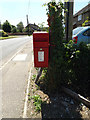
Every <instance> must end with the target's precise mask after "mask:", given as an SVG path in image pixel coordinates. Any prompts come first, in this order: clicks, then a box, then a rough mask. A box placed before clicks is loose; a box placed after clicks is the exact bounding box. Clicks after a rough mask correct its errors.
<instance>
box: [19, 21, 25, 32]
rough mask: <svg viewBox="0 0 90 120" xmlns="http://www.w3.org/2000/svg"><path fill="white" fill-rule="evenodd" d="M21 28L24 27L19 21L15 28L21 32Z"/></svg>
mask: <svg viewBox="0 0 90 120" xmlns="http://www.w3.org/2000/svg"><path fill="white" fill-rule="evenodd" d="M23 29H24V25H23V22H19V23H18V24H17V30H18V32H23Z"/></svg>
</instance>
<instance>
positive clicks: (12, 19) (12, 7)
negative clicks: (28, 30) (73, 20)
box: [0, 0, 90, 26]
mask: <svg viewBox="0 0 90 120" xmlns="http://www.w3.org/2000/svg"><path fill="white" fill-rule="evenodd" d="M49 1H51V0H0V22H1V24H3V23H4V22H5V21H6V20H8V21H9V23H10V24H12V25H15V26H16V25H17V24H18V23H19V22H21V21H22V22H23V24H24V26H26V25H27V19H26V15H28V19H29V23H32V24H33V23H35V24H37V25H38V24H40V23H42V22H45V24H44V25H45V26H47V15H46V7H44V6H42V5H43V4H44V3H47V2H49ZM58 1H59V0H56V2H58ZM78 1H79V2H78ZM89 1H90V0H74V14H75V13H76V12H78V11H79V10H80V9H82V8H83V7H85V6H86V5H88V2H89Z"/></svg>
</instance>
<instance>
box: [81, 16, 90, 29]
mask: <svg viewBox="0 0 90 120" xmlns="http://www.w3.org/2000/svg"><path fill="white" fill-rule="evenodd" d="M89 22H90V18H89V17H87V20H85V21H84V23H83V24H82V27H84V26H85V25H86V23H89Z"/></svg>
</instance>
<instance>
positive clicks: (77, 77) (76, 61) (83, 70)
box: [63, 41, 90, 94]
mask: <svg viewBox="0 0 90 120" xmlns="http://www.w3.org/2000/svg"><path fill="white" fill-rule="evenodd" d="M89 61H90V47H89V45H88V46H87V45H86V44H85V43H81V44H80V45H79V46H78V47H74V46H73V42H72V41H70V42H69V43H68V44H66V45H65V53H64V62H65V63H66V64H65V65H66V72H67V80H66V79H65V80H66V81H63V84H64V85H65V84H66V85H71V86H72V88H75V89H76V90H77V91H79V92H81V93H84V94H86V93H89V78H88V73H89V71H90V68H89V64H90V62H89Z"/></svg>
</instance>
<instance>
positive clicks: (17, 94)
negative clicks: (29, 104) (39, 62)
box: [0, 37, 32, 118]
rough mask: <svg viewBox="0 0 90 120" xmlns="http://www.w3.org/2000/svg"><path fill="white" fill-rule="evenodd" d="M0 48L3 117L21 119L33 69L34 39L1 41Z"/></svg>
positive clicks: (23, 38) (24, 38)
mask: <svg viewBox="0 0 90 120" xmlns="http://www.w3.org/2000/svg"><path fill="white" fill-rule="evenodd" d="M0 46H1V47H2V52H1V53H0V54H2V60H1V61H2V63H3V64H2V66H1V70H0V71H1V72H0V74H1V79H0V93H1V87H2V117H3V118H20V117H22V115H23V110H24V100H25V94H26V93H25V91H26V89H27V82H28V75H29V71H30V69H31V67H32V37H22V38H14V39H9V40H4V41H0ZM0 49H1V48H0ZM3 61H4V62H3ZM1 84H2V86H1ZM0 111H1V110H0Z"/></svg>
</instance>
